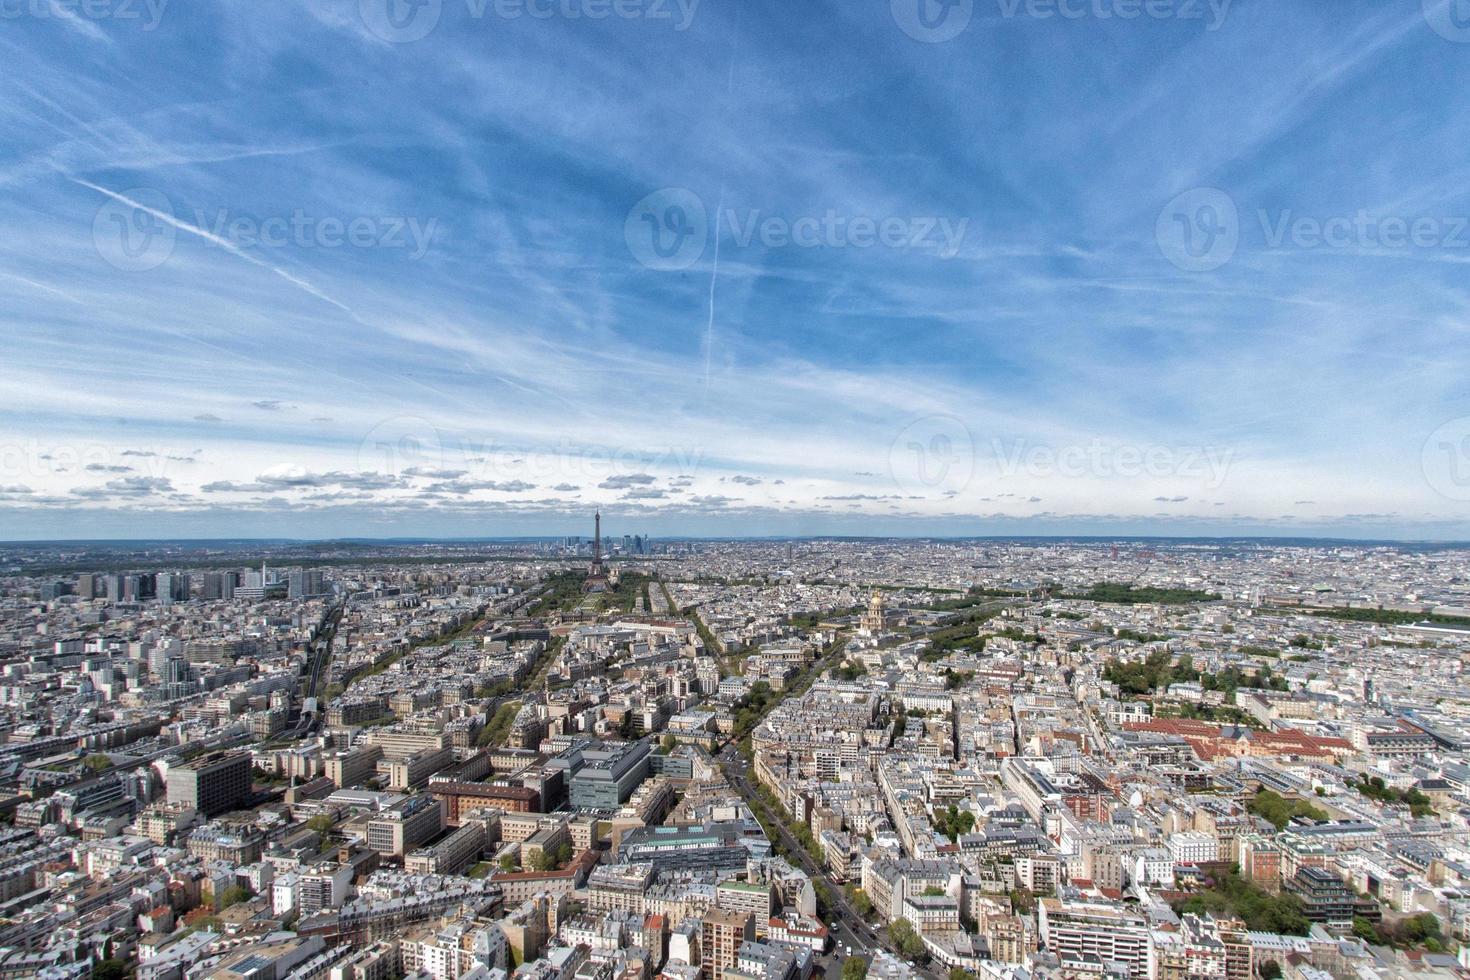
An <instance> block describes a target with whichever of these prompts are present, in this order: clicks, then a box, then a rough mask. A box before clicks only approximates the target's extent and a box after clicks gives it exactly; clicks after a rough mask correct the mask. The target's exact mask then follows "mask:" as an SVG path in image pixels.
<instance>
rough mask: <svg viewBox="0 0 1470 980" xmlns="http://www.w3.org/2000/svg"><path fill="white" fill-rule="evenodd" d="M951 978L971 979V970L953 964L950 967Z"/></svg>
mask: <svg viewBox="0 0 1470 980" xmlns="http://www.w3.org/2000/svg"><path fill="white" fill-rule="evenodd" d="M949 980H970V971H969V970H966V969H962V968H961V967H958V966H952V967H950V968H949Z"/></svg>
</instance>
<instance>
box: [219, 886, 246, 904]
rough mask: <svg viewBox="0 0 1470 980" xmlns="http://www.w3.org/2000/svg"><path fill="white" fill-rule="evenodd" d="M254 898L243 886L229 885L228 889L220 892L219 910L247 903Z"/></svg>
mask: <svg viewBox="0 0 1470 980" xmlns="http://www.w3.org/2000/svg"><path fill="white" fill-rule="evenodd" d="M254 897H255V893H254V892H252V891H251V890H250V889H248V888H246V887H245V886H244V885H231V886H230V887H229V888H226V889H225V890H224V891H222V892H220V896H219V907H220V908H221V909H227V908H229V907H230V906H231V905H239V904H240V903H241V902H248V901H250V900H251V899H252V898H254Z"/></svg>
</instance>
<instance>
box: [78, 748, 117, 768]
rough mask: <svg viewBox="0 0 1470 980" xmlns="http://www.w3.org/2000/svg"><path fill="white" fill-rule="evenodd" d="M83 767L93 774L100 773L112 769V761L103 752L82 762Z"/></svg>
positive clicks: (94, 754) (95, 753) (96, 753)
mask: <svg viewBox="0 0 1470 980" xmlns="http://www.w3.org/2000/svg"><path fill="white" fill-rule="evenodd" d="M82 766H83V767H85V768H87V769H90V770H91V771H92V772H100V771H102V770H103V769H110V768H112V760H111V759H109V758H108V757H107V756H105V755H103V754H102V753H101V752H94V753H92V754H91V755H89V756H87V757H86V758H85V759H83V760H82Z"/></svg>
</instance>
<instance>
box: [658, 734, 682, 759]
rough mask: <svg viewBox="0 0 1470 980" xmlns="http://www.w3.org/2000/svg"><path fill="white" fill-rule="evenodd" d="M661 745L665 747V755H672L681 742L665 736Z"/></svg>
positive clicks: (670, 736)
mask: <svg viewBox="0 0 1470 980" xmlns="http://www.w3.org/2000/svg"><path fill="white" fill-rule="evenodd" d="M659 744H660V745H661V746H662V747H663V750H664V755H670V754H671V753H672V752H673V751H674V749H675V748H677V747H678V745H679V740H678V739H677V738H675V737H674V736H672V735H665V736H664V738H663V741H662V742H660V743H659Z"/></svg>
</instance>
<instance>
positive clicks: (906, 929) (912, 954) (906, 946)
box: [888, 919, 925, 961]
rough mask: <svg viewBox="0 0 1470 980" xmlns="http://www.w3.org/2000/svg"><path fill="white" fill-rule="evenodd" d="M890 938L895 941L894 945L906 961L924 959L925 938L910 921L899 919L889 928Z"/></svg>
mask: <svg viewBox="0 0 1470 980" xmlns="http://www.w3.org/2000/svg"><path fill="white" fill-rule="evenodd" d="M888 938H889V939H891V940H893V945H894V946H896V947H897V948H898V952H899V955H901V956H902V957H903V958H904V959H906V960H916V961H917V960H921V959H923V958H924V956H925V946H924V938H923V937H922V936H920V935H919V933H918V930H916V929H915V928H914V924H913V923H912V922H910V921H909V920H908V919H898V920H897V921H895V922H894V923H893V925H891V926H889V927H888Z"/></svg>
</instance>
